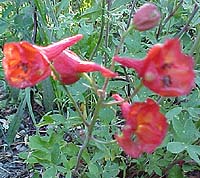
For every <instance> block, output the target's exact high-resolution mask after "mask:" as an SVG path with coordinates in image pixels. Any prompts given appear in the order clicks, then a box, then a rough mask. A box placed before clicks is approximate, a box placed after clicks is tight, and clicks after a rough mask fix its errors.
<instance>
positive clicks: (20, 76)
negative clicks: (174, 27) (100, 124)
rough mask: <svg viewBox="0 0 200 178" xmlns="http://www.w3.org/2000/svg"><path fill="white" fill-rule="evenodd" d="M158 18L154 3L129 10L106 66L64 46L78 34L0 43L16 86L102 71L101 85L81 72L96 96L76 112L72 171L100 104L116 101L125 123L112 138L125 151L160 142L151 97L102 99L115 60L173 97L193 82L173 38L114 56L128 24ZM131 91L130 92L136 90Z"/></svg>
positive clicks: (159, 118) (160, 124)
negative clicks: (139, 53)
mask: <svg viewBox="0 0 200 178" xmlns="http://www.w3.org/2000/svg"><path fill="white" fill-rule="evenodd" d="M160 18H161V15H160V12H159V10H158V8H157V6H156V5H155V4H152V3H146V4H144V5H142V6H141V7H140V8H139V9H138V10H137V11H136V12H135V14H134V16H133V21H132V24H131V25H130V27H129V28H128V29H127V31H125V32H124V34H123V35H122V37H121V41H120V43H119V45H118V46H117V47H116V50H115V54H114V56H113V58H112V64H111V67H110V69H107V68H105V67H103V66H101V65H99V64H96V63H94V62H91V61H83V60H81V59H80V57H79V56H78V55H77V54H75V53H74V52H73V51H71V50H69V49H68V47H70V46H72V45H74V44H75V43H77V42H78V41H79V40H81V38H82V37H83V35H81V34H78V35H75V36H72V37H69V38H66V39H64V40H61V41H59V42H56V43H53V44H50V45H48V46H45V47H42V46H37V45H33V44H31V43H29V42H26V41H21V42H10V43H7V44H5V45H4V47H3V53H4V58H3V61H2V62H3V68H4V72H5V78H6V80H7V82H8V83H9V84H10V85H11V86H13V87H16V88H21V89H23V88H26V87H32V86H34V85H36V84H38V83H39V82H41V81H42V80H44V79H46V78H47V77H49V76H52V77H53V79H54V80H58V81H60V82H61V84H62V85H71V84H73V83H75V82H78V81H79V79H80V77H81V76H83V75H82V74H83V73H87V72H95V71H99V72H100V73H101V74H102V75H103V76H104V77H105V83H104V85H103V87H102V88H101V89H97V88H98V87H97V86H95V85H94V84H95V81H92V80H94V78H90V76H89V75H87V79H89V81H90V82H91V81H92V82H91V83H90V84H91V87H96V88H95V89H94V91H95V92H96V95H97V96H98V101H97V104H96V107H95V111H94V113H93V114H92V116H91V119H90V120H89V119H87V118H85V117H83V115H81V112H80V109H79V108H77V106H76V110H77V111H78V112H79V115H80V116H81V117H82V121H83V124H85V126H86V128H87V132H86V135H85V138H84V139H85V140H84V144H83V146H82V147H81V149H80V151H79V154H78V155H77V164H76V166H75V168H74V171H75V172H76V171H78V169H79V165H80V162H81V161H82V160H81V156H82V153H83V151H84V149H86V147H87V146H88V143H89V141H90V140H91V138H92V133H93V130H94V127H95V124H96V121H97V118H98V115H99V112H100V110H101V109H102V108H103V106H105V105H111V104H112V105H119V106H120V108H121V112H122V117H123V118H124V119H125V124H124V126H123V128H122V132H121V134H115V135H114V137H113V138H115V140H116V143H118V145H119V147H121V149H122V150H123V151H124V152H125V153H126V154H127V155H128V156H130V157H132V158H138V157H140V156H141V155H142V154H143V153H148V154H151V153H152V152H154V151H155V150H156V148H157V147H158V146H159V145H160V144H161V143H162V142H163V139H164V138H165V136H166V134H167V130H168V122H167V118H166V117H165V115H164V114H163V113H162V112H161V111H160V106H159V104H158V103H157V102H156V101H154V100H153V99H151V98H147V99H146V101H144V102H138V101H137V102H134V101H133V102H132V103H129V102H128V101H130V100H129V99H130V98H131V96H130V97H128V98H122V97H121V96H120V95H119V94H117V93H115V94H113V95H112V98H114V101H112V102H110V103H106V102H105V96H106V89H107V86H108V84H109V79H111V78H115V77H117V76H118V74H117V73H115V72H114V68H115V62H118V63H120V64H121V65H122V66H124V67H128V68H131V69H133V70H135V71H136V72H137V74H138V76H139V78H141V85H140V88H138V90H137V91H136V92H137V93H138V92H140V89H141V86H145V87H147V88H149V89H150V90H151V91H152V92H154V93H156V94H157V95H160V96H163V97H179V96H183V95H187V94H189V93H190V92H191V90H192V89H193V87H194V86H195V83H194V78H195V73H194V61H193V58H192V57H191V56H189V55H186V54H184V53H183V52H182V50H181V44H180V41H179V39H178V38H172V39H166V40H165V42H164V43H163V44H154V45H153V46H152V48H151V49H150V50H149V51H148V53H147V55H146V57H145V58H144V59H135V58H131V57H120V54H119V51H120V49H121V48H122V47H123V43H124V40H125V38H126V37H127V34H128V33H129V32H130V31H132V30H138V31H141V32H143V31H147V30H149V29H152V28H154V27H155V26H157V24H158V23H159V21H160ZM136 92H135V93H134V95H135V94H136Z"/></svg>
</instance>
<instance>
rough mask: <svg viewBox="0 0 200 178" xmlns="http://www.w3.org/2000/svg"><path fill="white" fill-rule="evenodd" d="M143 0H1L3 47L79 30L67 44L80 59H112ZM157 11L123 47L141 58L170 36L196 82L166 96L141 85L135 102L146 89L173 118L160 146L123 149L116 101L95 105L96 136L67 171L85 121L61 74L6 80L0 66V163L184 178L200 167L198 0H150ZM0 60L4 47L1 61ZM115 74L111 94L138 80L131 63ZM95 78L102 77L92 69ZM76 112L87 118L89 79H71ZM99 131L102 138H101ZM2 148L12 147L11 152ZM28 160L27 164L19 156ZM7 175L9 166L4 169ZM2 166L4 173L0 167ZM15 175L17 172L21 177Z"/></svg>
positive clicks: (49, 172) (91, 100) (33, 172)
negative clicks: (151, 24) (183, 92)
mask: <svg viewBox="0 0 200 178" xmlns="http://www.w3.org/2000/svg"><path fill="white" fill-rule="evenodd" d="M145 2H147V1H145V0H123V1H122V0H113V1H111V0H107V1H106V0H101V1H100V0H77V1H73V0H32V1H31V0H30V1H28V0H12V1H6V0H0V46H1V48H3V45H4V44H5V43H7V42H11V41H22V40H26V41H29V42H31V43H34V44H37V45H47V44H50V43H52V42H54V41H59V40H61V39H63V38H65V37H68V36H72V35H75V34H78V33H81V34H83V35H84V38H83V39H82V40H81V41H80V42H79V43H77V44H76V45H74V46H73V47H72V48H71V49H72V50H73V51H74V52H76V53H77V54H78V55H79V56H80V57H81V58H82V59H84V60H85V59H88V60H92V61H95V62H96V63H99V64H103V65H104V66H107V67H109V66H110V61H111V58H112V56H113V53H114V49H115V47H116V45H118V44H119V38H120V36H121V34H122V32H123V31H124V30H125V29H127V28H128V26H129V25H130V23H132V19H131V17H132V14H133V13H134V12H135V10H136V9H137V7H139V6H141V5H142V4H144V3H145ZM150 2H153V3H155V4H156V5H157V6H158V7H159V9H160V11H161V14H162V20H161V22H160V24H159V26H158V27H157V28H154V29H152V30H149V31H146V32H138V31H133V32H131V33H130V34H129V35H128V37H127V38H126V39H125V42H124V49H123V51H122V52H121V54H122V55H124V56H125V55H126V56H134V57H136V58H142V57H144V56H145V55H146V52H147V51H148V49H149V48H150V47H151V46H152V45H153V44H156V43H159V42H160V43H162V42H164V40H165V39H167V38H173V37H178V38H180V40H181V44H182V46H183V50H184V52H185V53H186V54H190V55H193V56H194V59H195V63H196V64H195V71H196V88H195V89H193V91H192V92H191V94H190V95H188V96H183V97H179V98H163V97H159V96H157V95H156V94H154V93H152V92H151V91H149V90H148V89H147V88H142V90H141V91H140V92H139V93H138V94H137V95H136V96H134V98H132V101H144V100H145V99H146V98H147V97H151V98H153V99H155V100H157V101H159V102H160V105H161V107H162V112H163V113H164V114H165V115H166V117H167V118H168V122H169V123H170V127H169V131H168V134H167V137H166V138H165V140H164V142H163V144H162V145H161V146H160V147H159V148H158V149H157V150H156V151H155V152H154V153H153V154H150V155H147V154H144V155H142V156H141V157H140V158H138V159H132V158H130V157H128V156H127V155H125V154H124V153H123V152H122V150H121V149H120V148H119V146H118V145H117V144H116V143H114V142H112V140H113V135H114V134H115V133H117V132H118V131H119V130H120V128H121V127H122V126H123V120H122V119H121V116H120V112H119V108H118V107H117V106H112V107H111V108H104V109H102V110H101V111H100V115H99V119H98V121H97V123H96V125H95V129H94V131H93V136H94V138H93V139H92V140H91V141H90V143H89V145H88V148H87V149H85V150H84V152H83V155H82V159H81V164H80V165H79V167H78V173H79V174H78V175H73V169H74V168H75V167H76V165H77V155H78V152H79V150H80V147H81V145H82V144H83V142H84V139H85V138H84V133H85V128H84V126H83V123H82V121H81V120H80V118H79V116H78V115H77V113H76V111H75V108H74V105H73V103H72V102H71V101H70V100H69V98H68V97H67V95H66V92H65V91H64V90H63V88H62V86H61V85H60V84H59V82H57V81H53V80H52V79H51V78H49V79H47V80H45V81H43V82H42V83H40V84H38V85H37V86H36V87H33V88H27V89H24V90H19V89H15V88H11V87H10V86H8V85H7V83H6V81H5V79H4V72H3V69H2V66H1V65H0V123H1V125H0V128H1V129H0V135H1V154H2V155H3V156H2V158H1V161H2V163H3V164H5V166H6V165H7V164H6V163H7V162H9V161H10V160H9V159H11V160H13V159H14V160H17V161H19V162H21V163H22V162H23V161H24V162H25V164H26V166H25V167H24V166H21V164H20V166H21V167H23V170H24V171H22V170H21V172H20V171H19V170H18V171H17V172H18V173H17V174H21V177H23V176H24V177H25V176H27V177H28V176H30V177H34V178H37V177H41V175H42V177H44V178H50V177H66V178H70V177H72V175H73V176H77V177H85V178H86V177H88V178H94V177H96V178H98V177H102V178H112V177H113V178H116V177H124V178H125V177H136V178H137V177H141V178H142V177H151V178H156V177H165V176H167V177H169V178H179V177H180V178H181V177H189V176H190V175H191V174H194V175H197V174H198V173H199V170H200V168H199V164H200V158H199V156H200V146H199V144H200V140H199V138H200V132H199V128H200V120H199V117H200V93H199V87H200V76H199V74H200V70H199V64H200V60H199V59H200V51H199V48H200V40H199V38H200V11H199V2H197V1H195V0H152V1H150ZM2 58H3V54H2V51H0V59H2ZM115 70H116V71H117V72H118V73H119V74H120V77H118V78H117V79H114V80H111V81H110V82H109V87H108V90H107V100H108V101H109V100H111V97H110V96H111V94H112V93H115V92H118V93H120V94H121V95H122V96H124V97H127V96H129V95H130V94H131V93H132V92H133V89H134V88H135V87H136V86H137V84H138V83H139V79H138V77H137V75H136V74H135V72H134V71H133V70H129V69H125V68H122V67H121V66H120V65H116V66H115ZM91 75H92V77H93V78H95V80H96V82H97V85H98V86H102V85H103V82H104V78H103V77H102V76H101V75H100V74H98V73H94V74H91ZM68 90H69V91H70V93H71V94H72V96H73V97H74V99H75V101H76V102H77V103H78V105H79V107H80V109H81V111H85V112H86V113H83V114H85V115H86V116H87V117H88V118H89V119H90V117H91V113H93V111H94V109H95V106H96V102H97V98H98V96H97V95H96V94H95V93H94V92H92V91H91V90H90V88H89V87H88V83H87V81H85V80H84V79H81V80H80V81H79V82H77V83H75V84H73V85H71V86H68ZM97 139H98V140H97ZM8 153H9V154H10V157H9V159H7V158H8ZM23 165H24V164H23ZM2 168H3V169H5V170H8V172H9V173H10V174H13V176H16V175H14V173H13V170H11V169H10V167H9V166H8V165H7V167H2ZM2 174H3V173H2ZM19 177H20V176H19Z"/></svg>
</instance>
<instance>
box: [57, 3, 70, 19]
mask: <svg viewBox="0 0 200 178" xmlns="http://www.w3.org/2000/svg"><path fill="white" fill-rule="evenodd" d="M68 6H69V1H66V0H61V2H60V3H59V7H58V10H57V12H56V15H57V16H58V15H60V13H61V11H62V10H65V9H67V8H68Z"/></svg>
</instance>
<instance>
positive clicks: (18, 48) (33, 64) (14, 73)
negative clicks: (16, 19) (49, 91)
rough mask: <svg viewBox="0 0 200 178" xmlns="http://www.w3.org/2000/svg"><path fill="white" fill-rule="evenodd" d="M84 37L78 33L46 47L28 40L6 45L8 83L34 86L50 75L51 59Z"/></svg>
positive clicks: (4, 66)
mask: <svg viewBox="0 0 200 178" xmlns="http://www.w3.org/2000/svg"><path fill="white" fill-rule="evenodd" d="M81 38H82V35H76V36H73V37H69V38H66V39H64V40H61V41H59V42H57V43H53V44H51V45H49V46H46V47H41V46H36V45H32V44H30V43H28V42H26V41H22V42H12V43H7V44H5V45H4V49H3V53H4V58H3V68H4V72H5V78H6V80H7V81H8V83H9V84H10V85H11V86H13V87H16V88H26V87H30V86H34V85H35V84H37V83H38V82H40V81H41V80H44V79H45V78H47V77H48V76H49V75H50V72H51V71H50V68H49V61H51V60H52V58H54V57H55V56H57V55H58V54H60V53H61V52H62V51H63V50H64V49H66V48H67V47H69V46H71V45H73V44H75V43H76V42H77V41H79V40H80V39H81Z"/></svg>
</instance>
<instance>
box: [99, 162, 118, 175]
mask: <svg viewBox="0 0 200 178" xmlns="http://www.w3.org/2000/svg"><path fill="white" fill-rule="evenodd" d="M118 173H119V165H118V164H116V163H111V161H108V162H107V163H106V165H105V167H104V170H103V174H102V178H107V177H109V178H115V177H117V175H118Z"/></svg>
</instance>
